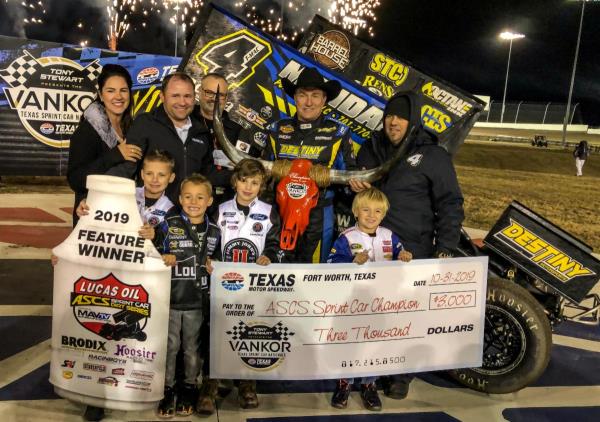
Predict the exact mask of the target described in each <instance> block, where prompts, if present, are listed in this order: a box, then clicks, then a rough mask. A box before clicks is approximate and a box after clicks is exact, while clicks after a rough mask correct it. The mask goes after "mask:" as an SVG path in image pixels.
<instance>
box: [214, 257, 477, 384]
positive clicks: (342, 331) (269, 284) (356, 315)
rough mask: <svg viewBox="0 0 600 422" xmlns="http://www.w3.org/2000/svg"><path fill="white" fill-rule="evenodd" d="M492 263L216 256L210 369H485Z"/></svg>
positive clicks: (262, 374) (337, 374)
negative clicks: (255, 260)
mask: <svg viewBox="0 0 600 422" xmlns="http://www.w3.org/2000/svg"><path fill="white" fill-rule="evenodd" d="M487 264H488V258H487V257H474V258H454V259H443V260H437V259H428V260H415V261H412V262H410V263H400V262H381V263H370V264H366V265H361V266H359V265H355V264H320V265H312V264H302V265H297V264H295V265H269V266H266V267H260V266H257V265H243V264H231V263H215V270H214V272H213V275H212V286H211V333H210V336H211V341H210V343H211V344H210V354H211V355H210V375H211V377H213V378H234V379H279V380H286V379H289V380H293V379H325V378H342V377H355V376H367V375H385V374H398V373H407V372H421V371H432V370H440V369H450V368H461V367H477V366H481V361H482V360H481V359H482V346H483V330H484V312H485V291H486V282H487Z"/></svg>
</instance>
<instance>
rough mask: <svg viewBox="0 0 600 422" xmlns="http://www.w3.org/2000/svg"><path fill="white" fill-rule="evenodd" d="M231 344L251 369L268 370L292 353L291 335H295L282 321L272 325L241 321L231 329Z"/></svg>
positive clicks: (229, 332) (228, 332)
mask: <svg viewBox="0 0 600 422" xmlns="http://www.w3.org/2000/svg"><path fill="white" fill-rule="evenodd" d="M227 334H228V335H229V336H230V337H231V340H229V346H230V347H231V350H233V351H234V352H236V353H237V355H238V357H239V358H240V359H241V360H242V362H243V363H244V364H245V365H246V366H248V367H249V368H251V369H254V370H257V371H268V370H271V369H273V368H275V367H277V366H278V365H279V364H280V363H281V362H282V361H283V360H284V359H285V357H286V356H287V354H289V353H291V350H292V343H291V342H290V337H292V336H293V335H294V333H293V332H292V331H290V330H289V329H288V328H287V327H286V326H285V325H283V324H282V323H281V322H278V323H277V324H275V325H273V326H272V327H270V326H268V325H265V324H263V323H250V324H245V323H244V322H243V321H240V322H239V323H238V324H237V325H235V326H234V327H233V328H232V329H231V331H227Z"/></svg>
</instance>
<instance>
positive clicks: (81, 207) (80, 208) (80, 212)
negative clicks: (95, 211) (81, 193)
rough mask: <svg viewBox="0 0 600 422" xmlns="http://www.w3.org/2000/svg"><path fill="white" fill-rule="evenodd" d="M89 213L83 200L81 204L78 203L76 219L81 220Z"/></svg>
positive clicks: (88, 208)
mask: <svg viewBox="0 0 600 422" xmlns="http://www.w3.org/2000/svg"><path fill="white" fill-rule="evenodd" d="M89 213H90V207H89V206H88V204H87V202H85V198H83V199H82V200H81V202H80V203H79V205H77V209H76V210H75V214H77V217H79V218H81V217H83V216H84V215H88V214H89Z"/></svg>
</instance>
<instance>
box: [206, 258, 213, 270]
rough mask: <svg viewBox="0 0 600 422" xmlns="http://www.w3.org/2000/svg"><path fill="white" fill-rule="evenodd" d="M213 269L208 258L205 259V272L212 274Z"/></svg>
mask: <svg viewBox="0 0 600 422" xmlns="http://www.w3.org/2000/svg"><path fill="white" fill-rule="evenodd" d="M214 269H215V267H213V265H212V260H211V259H210V258H208V257H207V258H206V272H207V273H209V274H212V272H213V270H214Z"/></svg>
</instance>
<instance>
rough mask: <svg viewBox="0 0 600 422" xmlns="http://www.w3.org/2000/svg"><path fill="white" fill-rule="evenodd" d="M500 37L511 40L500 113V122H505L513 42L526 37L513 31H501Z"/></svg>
mask: <svg viewBox="0 0 600 422" xmlns="http://www.w3.org/2000/svg"><path fill="white" fill-rule="evenodd" d="M499 37H500V38H501V39H503V40H508V41H509V42H510V44H509V46H508V63H507V65H506V78H505V79H504V95H503V96H502V112H501V113H500V123H503V122H504V109H505V105H506V88H507V87H508V71H509V69H510V54H511V53H512V43H513V40H518V39H521V38H525V35H523V34H518V33H515V32H511V31H504V32H502V33H500V35H499Z"/></svg>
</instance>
